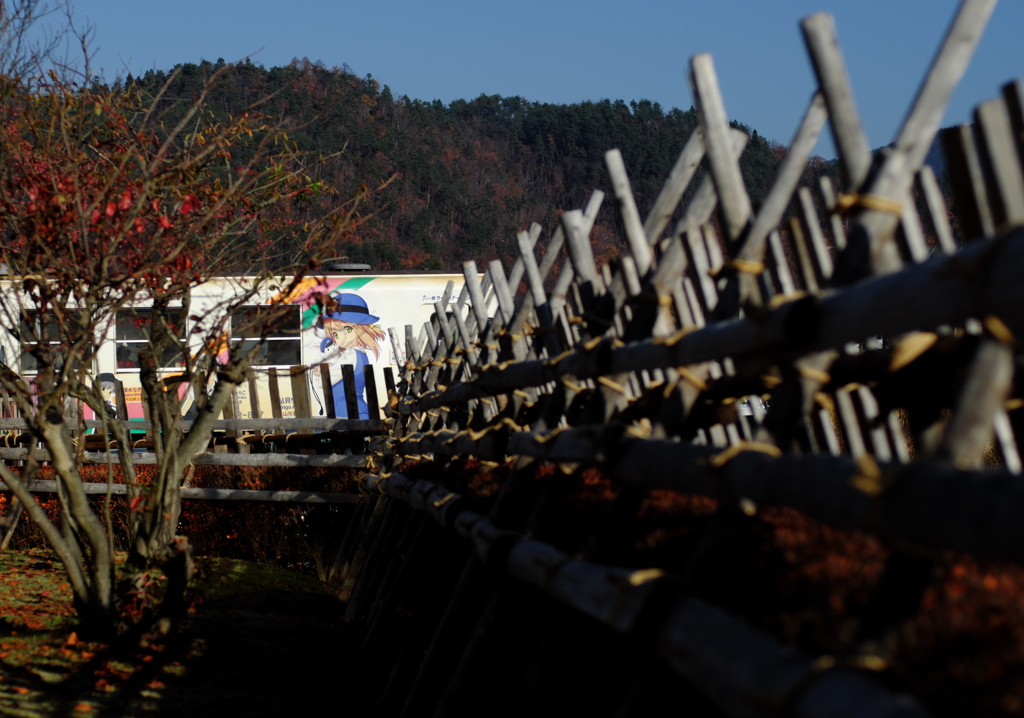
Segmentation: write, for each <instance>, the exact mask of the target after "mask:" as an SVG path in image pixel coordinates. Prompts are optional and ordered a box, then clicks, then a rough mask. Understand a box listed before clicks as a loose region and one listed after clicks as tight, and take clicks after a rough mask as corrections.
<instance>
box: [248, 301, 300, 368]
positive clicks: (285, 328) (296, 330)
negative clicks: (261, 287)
mask: <svg viewBox="0 0 1024 718" xmlns="http://www.w3.org/2000/svg"><path fill="white" fill-rule="evenodd" d="M299 309H300V308H299V307H298V306H297V305H291V306H282V305H276V306H271V305H256V304H251V305H244V306H241V307H239V308H238V310H237V311H236V312H234V313H233V314H232V315H231V343H232V344H240V345H241V347H242V351H246V350H248V349H251V348H253V347H255V353H254V354H253V356H252V359H251V361H250V365H251V366H255V367H261V366H295V365H297V364H301V363H302V343H301V338H300V336H299V334H300V330H301V329H302V317H301V315H300V313H299ZM268 322H269V326H268ZM263 335H265V336H264V340H263V341H262V343H261V336H263Z"/></svg>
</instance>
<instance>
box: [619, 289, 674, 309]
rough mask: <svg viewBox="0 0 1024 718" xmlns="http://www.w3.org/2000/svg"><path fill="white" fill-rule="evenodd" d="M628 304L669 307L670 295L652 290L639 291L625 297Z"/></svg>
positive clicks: (670, 304)
mask: <svg viewBox="0 0 1024 718" xmlns="http://www.w3.org/2000/svg"><path fill="white" fill-rule="evenodd" d="M626 302H627V303H629V304H656V305H658V306H659V307H671V306H672V297H670V296H668V295H664V296H661V295H658V294H654V293H653V292H640V293H639V294H634V295H633V296H632V297H629V298H628V299H626Z"/></svg>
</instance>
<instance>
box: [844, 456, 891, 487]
mask: <svg viewBox="0 0 1024 718" xmlns="http://www.w3.org/2000/svg"><path fill="white" fill-rule="evenodd" d="M857 469H858V473H857V474H856V475H854V477H853V478H852V479H850V483H851V484H853V487H854V488H855V489H857V490H858V491H860V492H862V493H865V494H867V495H868V496H881V495H882V493H883V492H884V491H885V482H884V481H883V477H882V470H881V469H879V468H878V464H877V463H876V462H875V460H874V458H872V456H871V455H870V454H865V455H864V456H862V457H860V458H859V459H857Z"/></svg>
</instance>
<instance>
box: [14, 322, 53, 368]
mask: <svg viewBox="0 0 1024 718" xmlns="http://www.w3.org/2000/svg"><path fill="white" fill-rule="evenodd" d="M21 341H22V346H23V347H32V349H33V351H31V352H30V351H24V352H22V354H21V360H20V362H19V364H20V366H21V371H22V373H23V374H35V373H37V372H38V371H39V360H38V359H37V357H36V352H37V350H38V348H39V347H37V346H36V345H37V343H38V344H43V345H48V346H49V351H50V356H51V357H52V358H53V363H54V366H55V367H56V368H57V369H58V370H59V369H60V368H61V366H62V365H63V363H64V357H63V356H62V355H61V351H60V347H61V342H60V334H59V332H58V328H57V321H56V318H55V317H54V316H53V315H49V314H43V315H40V314H39V312H36V311H29V312H28V317H24V316H23V317H22V318H21Z"/></svg>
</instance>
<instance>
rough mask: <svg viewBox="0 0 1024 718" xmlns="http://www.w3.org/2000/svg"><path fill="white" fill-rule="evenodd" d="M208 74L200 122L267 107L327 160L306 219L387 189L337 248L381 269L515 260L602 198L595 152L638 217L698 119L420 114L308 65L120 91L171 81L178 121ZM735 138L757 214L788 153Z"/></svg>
mask: <svg viewBox="0 0 1024 718" xmlns="http://www.w3.org/2000/svg"><path fill="white" fill-rule="evenodd" d="M217 70H221V72H222V74H221V76H220V77H219V79H218V81H217V82H216V84H215V86H214V88H213V91H212V92H211V93H210V94H209V95H208V97H207V99H206V100H205V105H206V107H207V108H208V109H209V110H211V111H212V112H214V113H223V114H225V115H237V114H238V113H241V112H245V111H246V109H247V108H248V107H249V106H250V105H252V104H253V103H256V102H259V101H261V100H263V103H262V104H261V105H260V110H261V111H263V112H265V113H269V114H271V115H278V116H283V117H287V118H288V119H289V122H291V123H292V124H293V129H292V130H291V131H290V133H289V135H290V137H291V138H292V139H293V140H294V141H295V142H296V143H297V144H298V146H299V147H300V148H301V149H303V150H308V151H310V152H312V153H316V154H317V155H324V156H331V157H330V158H329V159H328V160H327V161H326V163H325V164H324V165H323V167H322V169H321V172H322V175H323V176H322V177H320V179H322V180H323V181H324V182H325V183H327V184H329V185H331V186H333V187H335V188H337V189H338V194H337V195H334V196H326V197H320V198H319V199H318V200H317V201H318V203H319V204H318V205H317V206H314V207H313V208H312V209H311V210H310V211H311V212H313V213H316V212H322V211H324V210H325V208H327V207H329V206H331V204H332V203H337V202H341V201H342V200H343V199H344V198H346V197H348V196H350V195H351V193H352V191H353V190H354V188H356V187H358V186H359V185H360V184H362V183H365V184H367V185H370V186H374V185H376V184H379V183H382V182H384V181H385V180H386V179H388V178H389V177H392V176H394V179H393V181H392V182H391V183H390V184H389V185H388V186H387V188H386V189H385V190H384V191H383V192H382V193H381V194H379V195H378V196H377V197H376V199H375V201H374V208H375V209H376V215H375V216H374V217H373V218H372V219H371V220H370V221H369V222H367V223H366V224H365V225H364V226H363V227H362V228H361V229H360V231H359V233H358V235H357V236H356V237H353V238H352V239H351V240H349V241H347V243H346V244H345V246H343V247H339V248H338V251H339V253H341V254H344V255H346V256H347V257H348V258H349V259H350V260H352V261H360V262H367V263H369V264H371V265H373V266H374V267H375V268H376V269H412V268H421V269H458V268H459V267H460V266H461V265H460V263H461V261H462V260H463V259H464V258H468V257H473V258H476V259H478V260H479V259H481V258H493V257H499V258H505V259H508V258H510V257H512V256H514V255H515V254H516V252H515V250H514V247H515V234H516V232H517V231H519V230H521V229H524V228H526V227H528V226H529V225H530V223H531V222H535V221H536V222H540V223H541V224H542V225H544V226H545V228H546V229H550V228H551V227H553V226H554V224H555V222H556V221H557V211H559V210H565V209H573V208H579V207H582V206H584V204H585V203H586V201H587V198H588V197H589V195H590V193H591V191H592V190H594V189H603V190H605V191H606V192H607V191H608V186H607V184H608V183H607V179H606V172H605V169H604V153H605V151H606V150H608V149H611V148H618V149H619V150H621V151H622V154H623V157H624V159H625V163H626V168H627V170H628V172H629V174H630V179H631V182H632V186H633V191H634V193H635V194H636V198H637V204H638V206H639V208H640V211H641V214H646V212H647V210H648V209H649V208H650V206H651V205H652V204H653V202H654V200H655V198H656V197H657V193H658V191H659V190H660V188H661V185H662V183H663V182H664V180H665V178H666V177H667V176H668V173H669V171H670V170H671V168H672V165H673V163H674V162H675V160H676V158H677V156H678V154H679V152H680V150H681V149H682V147H683V144H684V143H685V142H686V139H687V138H688V137H689V135H690V133H691V132H693V130H694V129H695V128H696V126H697V117H696V111H695V110H694V109H693V108H690V109H689V110H687V111H682V110H679V109H671V110H668V111H666V110H665V109H663V108H662V107H661V106H660V105H658V104H657V103H652V102H649V101H640V102H631V103H629V104H626V103H625V102H623V101H621V100H619V101H611V100H601V101H598V102H583V103H579V104H572V105H553V104H546V103H536V102H529V101H527V100H524V99H523V98H521V97H500V96H497V95H493V96H486V95H481V96H480V97H478V98H476V99H474V100H468V101H466V100H458V101H455V102H452V103H451V104H449V105H445V104H442V103H441V102H440V101H437V100H435V101H434V102H424V101H421V100H414V99H410V98H408V97H395V96H394V95H393V94H392V92H391V90H390V89H389V88H388V87H387V86H386V85H384V86H381V84H380V83H378V82H377V81H376V80H374V79H373V78H372V77H371V76H369V75H367V76H366V77H365V78H362V77H357V76H355V75H354V74H353V73H352V72H350V71H349V70H348V69H347V68H326V67H324V66H323V65H322V64H319V63H311V62H309V61H308V60H301V61H300V60H296V61H293V62H292V63H291V64H290V65H289V66H287V67H275V68H271V69H265V68H263V67H261V66H258V65H254V64H252V63H251V62H245V63H243V64H239V65H234V66H225V65H224V63H223V61H218V62H217V63H210V62H203V63H201V64H199V65H192V64H186V65H179V66H178V67H176V68H175V71H174V72H170V73H165V72H163V71H149V72H147V73H146V74H145V75H143V76H141V77H135V78H132V77H131V76H129V77H128V78H126V80H125V83H124V84H125V85H126V86H131V87H133V88H135V89H137V90H141V91H142V92H143V93H146V94H151V95H154V96H155V95H156V94H157V93H158V91H160V89H161V88H162V87H163V86H164V85H165V84H167V83H168V78H170V82H169V84H167V88H166V91H165V94H164V96H163V100H162V104H163V107H164V108H165V109H167V110H169V115H170V116H171V117H173V115H174V114H175V113H177V112H184V111H185V109H186V108H187V107H188V106H190V105H191V103H193V102H194V101H195V100H196V99H197V98H198V97H199V96H200V94H201V92H202V89H203V87H204V85H205V83H206V81H207V80H208V79H209V78H210V77H211V76H212V75H213V74H214V73H215V72H216V71H217ZM734 126H736V127H739V128H740V129H743V130H745V131H747V132H748V134H749V135H750V137H751V139H750V142H749V143H748V145H747V149H746V151H745V152H744V154H743V156H742V159H741V166H742V170H743V175H744V178H745V180H746V183H747V189H748V191H749V193H750V196H751V199H752V200H753V202H754V204H755V206H757V204H758V203H759V202H760V201H761V200H762V199H763V198H764V196H765V194H766V192H767V191H768V189H769V187H770V186H771V181H772V178H773V175H774V173H775V171H776V169H777V166H778V164H779V162H780V160H781V158H782V157H784V156H785V148H784V147H782V146H780V145H778V144H775V143H773V142H769V141H768V140H766V139H765V138H763V137H761V136H759V135H758V134H757V132H756V130H755V131H751V130H750V129H749V128H747V127H745V126H743V125H740V124H738V123H734ZM822 172H828V173H830V174H835V172H836V168H835V165H834V164H833V163H827V162H825V161H824V160H821V159H820V158H814V159H813V160H812V162H811V163H810V166H809V168H808V178H810V176H811V175H814V174H820V173H822ZM698 180H699V177H698ZM698 180H695V181H694V183H693V184H692V185H691V187H690V188H689V189H688V190H687V196H689V195H690V194H692V193H693V192H694V191H695V189H696V186H697V184H696V183H697V181H698ZM615 221H616V220H614V219H613V213H612V212H610V211H606V212H605V213H603V214H602V215H601V217H600V218H599V220H598V224H597V226H596V227H595V231H594V233H593V240H594V249H595V255H597V257H598V259H599V260H606V259H608V258H610V257H612V256H614V255H615V254H616V253H617V252H618V248H619V239H617V237H618V236H620V232H619V231H618V228H617V227H615V226H614V224H613V223H614V222H615ZM544 236H545V237H546V236H548V235H547V234H545V235H544Z"/></svg>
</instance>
